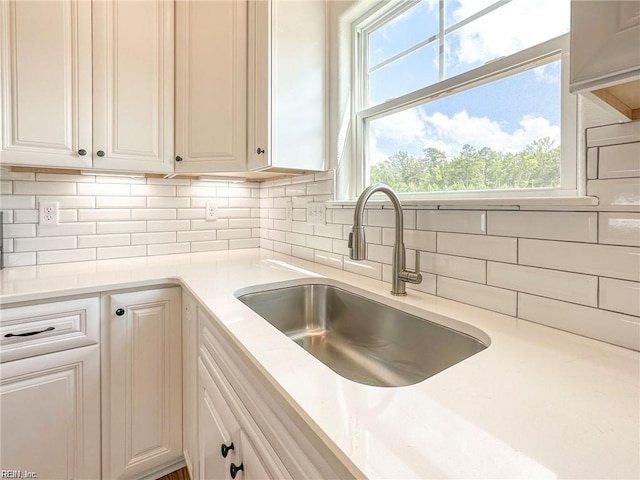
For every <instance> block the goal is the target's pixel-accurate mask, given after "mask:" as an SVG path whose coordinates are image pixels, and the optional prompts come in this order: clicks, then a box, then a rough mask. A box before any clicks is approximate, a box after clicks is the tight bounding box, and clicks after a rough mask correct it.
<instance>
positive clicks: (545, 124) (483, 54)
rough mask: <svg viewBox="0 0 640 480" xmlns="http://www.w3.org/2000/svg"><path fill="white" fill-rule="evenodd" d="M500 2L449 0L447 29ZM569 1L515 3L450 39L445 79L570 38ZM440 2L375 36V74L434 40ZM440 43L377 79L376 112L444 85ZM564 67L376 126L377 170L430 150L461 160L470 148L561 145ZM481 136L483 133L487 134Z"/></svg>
mask: <svg viewBox="0 0 640 480" xmlns="http://www.w3.org/2000/svg"><path fill="white" fill-rule="evenodd" d="M492 3H495V0H450V1H448V3H447V8H446V9H445V10H446V18H447V22H448V24H449V23H455V22H457V21H460V20H462V19H464V18H468V17H469V16H470V15H473V14H474V13H476V12H477V11H479V10H481V9H482V8H484V7H486V6H488V5H490V4H492ZM568 12H569V10H568V0H513V1H512V2H511V3H508V4H506V5H505V6H501V7H499V8H497V9H496V10H494V11H493V12H491V13H489V14H487V15H485V16H483V17H481V18H479V19H476V20H474V21H473V22H470V23H469V24H467V25H466V26H464V27H462V28H460V29H458V30H455V31H453V32H452V33H451V34H449V35H448V36H447V42H446V45H447V47H446V48H447V49H448V50H445V52H446V53H445V59H446V64H447V68H446V75H444V76H445V78H446V77H448V76H452V75H455V74H458V73H462V72H466V71H469V70H471V69H473V68H476V67H477V66H479V65H483V64H484V63H486V62H488V61H491V60H494V59H496V58H499V57H501V56H506V55H510V54H512V53H514V52H516V51H518V50H521V49H524V48H528V47H530V46H533V45H535V44H537V43H540V42H542V41H544V40H547V39H549V38H553V37H555V36H558V35H560V34H562V33H565V32H566V31H568V22H569V13H568ZM438 15H439V10H438V1H437V0H423V2H421V3H420V4H418V5H417V6H416V7H413V8H411V9H410V10H408V11H407V12H405V13H404V14H403V15H402V16H400V17H399V18H398V19H396V20H395V21H393V22H391V23H389V24H387V25H386V26H384V27H383V28H381V29H378V30H377V31H375V32H373V33H372V35H371V36H370V42H371V43H370V59H371V61H370V64H371V65H370V66H375V65H376V64H377V63H379V62H381V61H384V60H385V59H387V58H389V57H391V56H393V55H395V54H397V53H399V52H401V51H402V50H404V49H406V48H409V47H410V46H412V45H415V44H416V43H417V42H420V41H423V40H425V39H427V38H430V37H431V36H433V35H434V34H435V33H436V31H437V21H438ZM438 75H439V72H438V42H437V41H436V42H434V43H431V44H429V45H427V46H425V47H423V48H421V49H420V50H417V51H415V52H414V53H413V54H411V55H410V56H407V57H406V58H405V59H401V60H399V61H396V62H393V63H391V64H389V65H388V66H386V67H384V68H382V69H380V70H378V71H377V72H376V73H374V74H373V75H372V76H371V85H372V91H371V98H372V102H373V104H375V103H379V102H381V101H384V100H385V99H387V98H393V97H396V96H399V95H402V94H405V93H408V92H409V91H412V90H414V89H417V88H421V87H424V86H428V85H430V84H433V83H435V82H437V81H438V78H439V77H438ZM559 79H560V65H559V62H555V63H553V64H549V65H547V66H544V67H540V68H537V69H535V70H529V71H526V72H523V73H521V74H518V75H516V76H514V77H509V78H507V79H503V80H501V81H499V82H495V83H493V84H486V85H483V86H481V87H478V88H476V89H472V90H468V91H466V92H462V93H459V94H456V95H451V96H449V97H446V98H444V99H439V100H437V101H435V102H433V103H429V104H426V105H424V106H423V107H420V108H416V109H411V110H408V111H405V112H401V113H399V114H395V115H394V116H393V117H388V118H383V119H380V120H376V121H374V122H372V127H371V132H372V137H370V144H371V147H372V148H373V149H374V151H373V152H372V154H371V157H372V161H373V163H376V162H377V161H380V160H382V159H384V158H385V157H386V156H388V155H391V154H393V153H395V152H397V151H398V150H405V151H409V152H410V153H414V154H417V153H420V152H421V151H422V148H424V147H425V146H435V147H437V148H442V149H444V150H446V151H447V153H450V154H455V153H456V151H457V150H459V148H460V147H462V145H463V144H464V143H470V144H472V145H474V144H476V143H482V142H484V143H485V144H486V145H482V144H476V145H475V146H478V147H481V146H490V147H492V148H497V149H503V150H507V151H513V150H517V149H518V147H519V146H524V144H526V143H530V141H532V140H534V139H535V138H540V137H542V136H551V137H552V138H556V139H557V141H558V142H559V137H560V129H559V126H560V110H559V104H560V82H559ZM483 129H484V130H485V132H484V133H483Z"/></svg>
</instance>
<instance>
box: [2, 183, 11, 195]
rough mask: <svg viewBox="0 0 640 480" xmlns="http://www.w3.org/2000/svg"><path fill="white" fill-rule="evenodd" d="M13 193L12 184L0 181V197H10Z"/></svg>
mask: <svg viewBox="0 0 640 480" xmlns="http://www.w3.org/2000/svg"><path fill="white" fill-rule="evenodd" d="M12 193H13V183H12V182H10V181H9V180H0V195H11V194H12Z"/></svg>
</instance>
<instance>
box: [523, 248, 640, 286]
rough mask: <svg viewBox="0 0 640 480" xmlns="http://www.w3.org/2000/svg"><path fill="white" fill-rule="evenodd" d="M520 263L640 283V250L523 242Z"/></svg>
mask: <svg viewBox="0 0 640 480" xmlns="http://www.w3.org/2000/svg"><path fill="white" fill-rule="evenodd" d="M518 263H520V264H522V265H531V266H536V267H544V268H551V269H555V270H564V271H567V272H577V273H587V274H591V275H600V276H603V277H612V278H619V279H625V280H635V281H638V280H640V248H638V247H622V246H620V247H618V246H610V245H592V244H587V243H570V242H554V241H547V240H529V239H520V244H519V255H518Z"/></svg>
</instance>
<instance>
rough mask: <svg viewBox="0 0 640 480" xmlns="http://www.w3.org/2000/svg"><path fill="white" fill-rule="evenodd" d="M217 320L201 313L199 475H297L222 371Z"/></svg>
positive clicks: (275, 476)
mask: <svg viewBox="0 0 640 480" xmlns="http://www.w3.org/2000/svg"><path fill="white" fill-rule="evenodd" d="M212 322H213V321H212V319H210V318H209V317H208V316H207V315H205V314H204V313H203V312H199V314H198V323H199V341H198V343H199V346H200V347H199V356H198V373H199V388H198V415H199V418H198V428H199V446H200V452H199V455H200V472H199V475H200V476H199V478H200V479H203V480H204V479H212V478H213V479H232V480H233V479H235V478H242V479H245V480H247V479H261V480H264V479H269V478H278V479H286V478H291V475H290V474H289V473H288V472H287V470H286V469H285V467H284V465H283V464H282V462H281V460H280V459H279V458H278V456H277V455H276V454H275V452H274V451H273V449H272V448H271V445H269V442H268V441H267V439H266V438H265V437H264V436H263V434H262V432H260V430H259V429H258V427H257V425H256V424H255V422H254V421H253V419H252V418H251V414H250V413H249V412H248V411H247V410H246V407H245V406H244V404H243V402H242V400H241V399H240V398H238V396H237V394H236V393H235V391H234V390H233V387H232V386H231V384H230V383H229V381H228V380H227V379H226V378H225V376H224V374H223V373H222V371H221V370H220V368H219V366H218V360H217V358H218V356H219V352H218V349H217V348H216V344H217V341H216V340H215V339H214V335H215V334H214V330H213V325H212Z"/></svg>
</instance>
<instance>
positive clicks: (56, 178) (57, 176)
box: [35, 173, 96, 183]
mask: <svg viewBox="0 0 640 480" xmlns="http://www.w3.org/2000/svg"><path fill="white" fill-rule="evenodd" d="M35 179H36V180H37V181H39V182H67V183H68V182H74V183H95V181H96V177H94V176H92V175H72V174H68V173H36V178H35Z"/></svg>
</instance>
